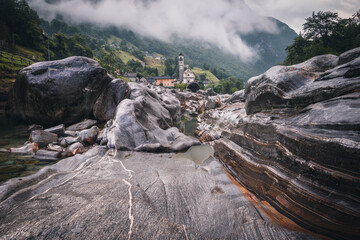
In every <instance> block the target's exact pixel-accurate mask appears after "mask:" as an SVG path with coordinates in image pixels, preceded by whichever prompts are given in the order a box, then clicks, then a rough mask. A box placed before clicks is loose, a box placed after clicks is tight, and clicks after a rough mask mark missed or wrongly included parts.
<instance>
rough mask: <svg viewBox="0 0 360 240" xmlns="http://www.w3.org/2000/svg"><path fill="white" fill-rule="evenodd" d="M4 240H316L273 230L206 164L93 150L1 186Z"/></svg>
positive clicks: (0, 224) (209, 162) (0, 221)
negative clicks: (200, 164) (199, 164)
mask: <svg viewBox="0 0 360 240" xmlns="http://www.w3.org/2000/svg"><path fill="white" fill-rule="evenodd" d="M0 238H1V239H182V240H183V239H274V240H277V239H315V238H314V237H311V236H307V235H305V234H303V233H298V232H293V231H290V230H287V229H284V228H282V227H279V226H276V225H274V224H272V223H271V222H270V221H269V220H267V217H266V216H265V215H261V214H260V213H259V212H258V211H257V210H256V209H255V207H254V206H253V205H252V204H251V203H250V202H249V200H247V198H246V195H244V194H243V193H242V192H241V191H240V190H239V189H238V188H237V186H236V185H235V184H233V183H232V182H231V180H230V179H229V178H228V177H227V176H226V174H225V173H224V171H223V170H222V168H221V165H220V164H219V163H218V162H217V161H216V160H215V159H214V158H209V159H207V160H206V161H205V162H204V163H203V165H202V166H198V165H196V164H195V163H194V162H192V161H190V160H187V159H175V158H172V155H171V154H151V153H137V152H116V151H115V150H114V149H111V150H106V149H105V148H101V147H96V148H94V149H92V150H90V151H88V152H87V153H86V154H83V155H77V156H74V157H71V158H68V159H64V160H62V161H60V162H58V163H57V164H55V165H53V166H50V167H46V168H43V169H42V170H40V171H39V172H38V173H36V174H34V175H32V176H29V177H25V178H22V179H19V178H15V179H12V180H10V181H8V182H6V183H5V184H3V185H1V186H0Z"/></svg>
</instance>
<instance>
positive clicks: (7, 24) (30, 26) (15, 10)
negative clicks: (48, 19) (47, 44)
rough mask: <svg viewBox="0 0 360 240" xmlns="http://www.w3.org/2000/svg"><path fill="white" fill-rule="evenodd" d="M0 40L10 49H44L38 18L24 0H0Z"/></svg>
mask: <svg viewBox="0 0 360 240" xmlns="http://www.w3.org/2000/svg"><path fill="white" fill-rule="evenodd" d="M0 40H2V41H3V44H4V45H5V46H6V47H10V48H14V47H15V45H16V44H19V45H22V46H26V47H31V48H34V49H36V50H43V49H44V44H43V36H42V28H41V26H40V19H39V16H38V15H37V13H36V12H35V11H34V10H32V9H31V8H30V7H29V5H28V4H27V2H26V1H25V0H0Z"/></svg>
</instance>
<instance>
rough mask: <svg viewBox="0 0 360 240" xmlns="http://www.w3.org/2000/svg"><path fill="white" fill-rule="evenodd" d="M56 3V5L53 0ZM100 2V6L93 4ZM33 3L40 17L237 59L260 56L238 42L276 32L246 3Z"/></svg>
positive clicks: (115, 0)
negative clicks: (187, 44) (186, 44)
mask: <svg viewBox="0 0 360 240" xmlns="http://www.w3.org/2000/svg"><path fill="white" fill-rule="evenodd" d="M53 1H54V0H53ZM94 1H95V2H97V3H94ZM55 2H56V3H52V4H49V3H47V2H46V1H45V0H29V5H30V6H31V7H32V8H34V9H35V10H37V11H38V12H39V14H40V16H41V17H43V18H45V19H48V20H51V19H53V18H54V17H55V16H56V15H57V14H61V15H63V16H64V17H65V19H68V20H69V21H72V22H76V23H80V22H91V23H95V24H98V25H102V26H108V25H115V26H119V27H120V26H121V27H127V28H129V29H131V30H132V31H134V32H136V33H139V34H141V35H143V36H147V37H152V38H155V39H159V40H163V41H171V39H172V37H173V36H177V37H181V38H182V39H184V40H186V39H191V40H198V41H204V42H208V43H212V44H214V45H216V46H218V47H219V48H221V49H223V50H225V51H227V52H229V53H232V54H234V55H237V56H239V57H240V58H241V59H242V60H243V61H251V60H254V59H256V58H257V57H258V56H257V53H256V50H255V49H252V48H251V47H249V46H248V45H246V43H245V42H244V41H243V40H242V39H241V37H239V35H238V33H240V34H247V33H252V32H271V33H276V32H277V31H278V30H277V27H276V24H274V23H273V22H272V21H270V20H268V19H266V18H264V17H261V16H259V15H257V14H256V13H254V12H253V11H252V10H251V9H250V8H249V7H248V6H247V5H246V4H245V3H244V1H243V0H196V1H194V0H181V1H179V0H102V1H96V0H62V1H59V0H57V1H55Z"/></svg>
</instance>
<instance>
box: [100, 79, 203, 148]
mask: <svg viewBox="0 0 360 240" xmlns="http://www.w3.org/2000/svg"><path fill="white" fill-rule="evenodd" d="M129 85H130V88H131V94H130V99H125V100H123V101H122V102H121V103H120V104H119V105H118V107H117V109H116V114H115V118H114V120H113V121H112V123H111V124H110V126H109V127H107V128H106V129H105V130H103V131H104V132H105V133H106V134H105V135H104V136H106V140H105V141H106V142H107V146H108V147H109V148H116V149H120V150H136V151H150V152H159V151H161V152H164V151H165V152H172V151H181V150H186V149H188V148H189V147H191V146H193V145H197V144H200V142H199V141H198V140H197V139H196V138H193V137H188V136H185V135H184V134H182V133H181V132H179V130H178V129H177V128H175V127H172V126H173V125H174V119H177V118H178V117H180V103H179V101H178V100H176V98H175V96H173V97H172V98H174V102H173V104H175V106H170V104H169V106H167V104H166V102H169V103H170V100H169V99H167V101H165V103H162V101H161V99H160V97H159V95H158V94H157V93H156V92H155V91H153V90H150V89H149V88H147V87H146V86H144V85H141V84H137V83H130V84H129ZM165 95H166V94H165ZM163 97H164V96H163ZM167 97H169V96H168V95H167ZM175 100H176V101H175ZM169 107H171V109H170V108H169ZM168 109H170V111H169V110H168Z"/></svg>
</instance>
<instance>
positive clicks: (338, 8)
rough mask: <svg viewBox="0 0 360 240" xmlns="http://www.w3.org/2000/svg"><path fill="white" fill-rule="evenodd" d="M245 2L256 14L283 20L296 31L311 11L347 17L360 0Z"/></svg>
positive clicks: (258, 0) (259, 0)
mask: <svg viewBox="0 0 360 240" xmlns="http://www.w3.org/2000/svg"><path fill="white" fill-rule="evenodd" d="M245 3H246V4H247V5H248V6H249V7H250V8H251V9H253V10H254V11H255V12H257V13H258V14H261V15H263V16H271V17H274V18H277V19H279V20H280V21H282V22H285V23H286V24H288V25H289V26H290V27H291V28H292V29H294V30H295V31H296V32H297V33H299V31H301V30H302V24H303V23H304V21H305V18H307V17H310V16H311V14H312V12H313V11H315V12H318V11H333V12H338V13H339V16H340V17H342V18H348V17H351V15H352V14H354V13H355V12H356V11H357V10H359V9H360V0H245Z"/></svg>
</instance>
